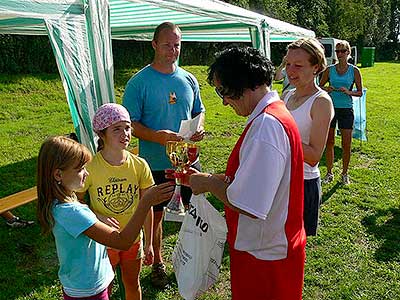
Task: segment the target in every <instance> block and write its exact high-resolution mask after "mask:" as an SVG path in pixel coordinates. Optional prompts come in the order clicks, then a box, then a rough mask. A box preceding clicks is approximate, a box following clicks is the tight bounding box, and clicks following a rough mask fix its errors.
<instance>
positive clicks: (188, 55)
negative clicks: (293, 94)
mask: <svg viewBox="0 0 400 300" xmlns="http://www.w3.org/2000/svg"><path fill="white" fill-rule="evenodd" d="M112 45H113V58H114V68H115V69H116V70H118V69H129V68H133V67H141V66H144V65H146V64H148V63H150V62H151V60H152V58H153V54H154V52H153V49H152V47H151V43H150V42H138V41H126V40H113V41H112ZM229 45H232V44H230V43H200V42H184V43H183V44H182V51H181V56H180V64H181V65H209V64H210V63H211V62H212V61H213V59H214V54H215V53H216V52H218V51H220V50H222V49H223V48H225V47H227V46H229ZM285 47H286V45H285V44H272V50H271V51H272V58H273V61H274V63H275V64H278V65H279V63H280V60H281V58H282V56H283V52H284V51H285ZM57 72H58V69H57V64H56V61H55V58H54V54H53V50H52V48H51V45H50V42H49V39H48V37H47V36H20V35H0V73H13V74H15V73H57Z"/></svg>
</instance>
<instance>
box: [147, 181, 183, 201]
mask: <svg viewBox="0 0 400 300" xmlns="http://www.w3.org/2000/svg"><path fill="white" fill-rule="evenodd" d="M174 189H175V183H174V182H171V181H169V182H165V183H162V184H159V185H154V186H152V187H151V188H149V189H148V190H147V191H146V192H145V193H144V195H143V198H142V201H146V202H148V203H150V204H151V205H152V206H153V205H157V204H160V203H162V202H165V201H167V200H170V199H171V197H172V194H173V193H174Z"/></svg>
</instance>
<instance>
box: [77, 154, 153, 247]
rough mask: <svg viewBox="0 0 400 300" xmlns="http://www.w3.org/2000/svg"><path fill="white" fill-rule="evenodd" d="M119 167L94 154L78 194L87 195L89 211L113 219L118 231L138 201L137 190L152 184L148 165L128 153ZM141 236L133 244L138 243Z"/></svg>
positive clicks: (131, 213)
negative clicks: (117, 223)
mask: <svg viewBox="0 0 400 300" xmlns="http://www.w3.org/2000/svg"><path fill="white" fill-rule="evenodd" d="M126 154H127V159H126V160H125V162H124V163H123V164H122V165H120V166H112V165H110V164H109V163H108V162H107V161H105V160H104V158H103V156H102V155H101V153H100V152H99V153H97V154H96V155H95V156H94V157H93V160H92V161H91V162H90V163H89V164H88V165H87V170H88V172H89V176H88V177H87V179H86V182H85V186H84V188H83V189H82V190H80V191H79V192H85V191H88V192H89V196H90V208H91V209H92V210H93V211H94V212H95V213H98V214H101V215H103V216H107V217H114V218H115V219H117V220H118V221H119V224H120V230H122V229H123V228H124V227H125V226H126V224H128V222H129V220H130V218H131V217H132V215H133V213H134V212H135V210H136V207H137V205H138V202H139V190H140V189H146V188H149V187H151V186H152V185H153V184H154V180H153V176H152V175H151V171H150V167H149V165H148V164H147V162H146V161H145V160H144V159H143V158H140V157H138V156H136V155H134V154H132V153H130V152H128V151H126ZM139 239H140V235H139V237H138V238H137V240H136V241H135V242H138V241H139Z"/></svg>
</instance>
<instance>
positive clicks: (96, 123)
mask: <svg viewBox="0 0 400 300" xmlns="http://www.w3.org/2000/svg"><path fill="white" fill-rule="evenodd" d="M120 121H127V122H130V121H131V118H130V116H129V113H128V111H127V110H126V108H125V107H123V106H122V105H120V104H116V103H106V104H103V105H102V106H100V107H99V108H98V109H97V111H96V113H95V115H94V117H93V130H94V132H96V133H99V132H100V131H102V130H103V129H106V128H107V127H110V126H111V125H113V124H115V123H118V122H120Z"/></svg>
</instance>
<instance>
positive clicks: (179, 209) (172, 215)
mask: <svg viewBox="0 0 400 300" xmlns="http://www.w3.org/2000/svg"><path fill="white" fill-rule="evenodd" d="M165 147H166V152H167V156H168V158H169V160H170V161H171V163H172V165H173V166H174V167H175V173H174V176H175V184H176V186H175V191H174V194H173V196H172V198H171V201H170V202H169V203H168V205H167V207H166V212H165V220H166V221H169V220H171V221H172V220H175V221H176V220H179V219H183V216H184V215H185V207H184V206H183V202H182V196H181V179H182V177H183V175H184V172H185V169H187V168H189V167H190V165H191V164H193V163H194V162H195V161H196V160H197V158H198V156H199V150H200V148H199V146H197V145H196V144H194V143H188V142H183V141H182V142H176V141H169V142H167V144H166V146H165Z"/></svg>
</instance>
